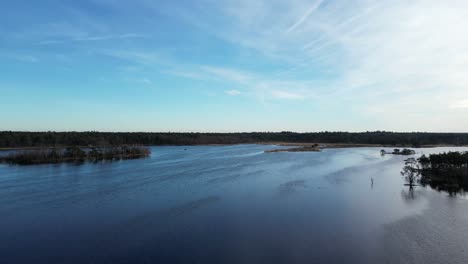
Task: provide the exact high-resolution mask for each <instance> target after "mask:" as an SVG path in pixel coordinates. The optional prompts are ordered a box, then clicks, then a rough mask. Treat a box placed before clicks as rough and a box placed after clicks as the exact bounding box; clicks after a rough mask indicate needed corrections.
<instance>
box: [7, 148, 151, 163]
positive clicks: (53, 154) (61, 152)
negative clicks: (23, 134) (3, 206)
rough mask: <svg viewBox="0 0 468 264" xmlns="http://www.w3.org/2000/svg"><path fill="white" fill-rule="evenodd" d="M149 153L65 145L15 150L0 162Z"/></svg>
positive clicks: (146, 153)
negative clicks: (59, 147)
mask: <svg viewBox="0 0 468 264" xmlns="http://www.w3.org/2000/svg"><path fill="white" fill-rule="evenodd" d="M150 154H151V151H150V149H149V148H146V147H133V146H132V147H128V146H123V147H99V148H98V147H91V148H89V149H88V150H84V149H82V148H80V147H67V148H65V149H56V148H53V149H38V150H29V151H17V152H16V153H12V154H10V155H8V156H6V157H3V158H0V162H4V163H9V164H19V165H30V164H44V163H59V162H83V161H94V162H96V161H103V160H123V159H137V158H143V157H148V156H149V155H150Z"/></svg>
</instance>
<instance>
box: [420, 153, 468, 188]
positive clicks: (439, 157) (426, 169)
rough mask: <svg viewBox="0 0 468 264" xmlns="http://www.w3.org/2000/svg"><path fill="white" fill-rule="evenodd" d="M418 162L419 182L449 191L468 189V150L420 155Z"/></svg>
mask: <svg viewBox="0 0 468 264" xmlns="http://www.w3.org/2000/svg"><path fill="white" fill-rule="evenodd" d="M418 162H419V165H420V166H418V168H420V169H419V172H420V175H421V179H420V182H421V184H423V185H426V184H429V185H430V186H431V187H433V188H437V189H442V190H448V191H449V192H458V191H460V190H462V189H463V190H467V189H468V152H445V153H440V154H430V155H429V156H426V155H422V156H421V157H420V158H419V159H418Z"/></svg>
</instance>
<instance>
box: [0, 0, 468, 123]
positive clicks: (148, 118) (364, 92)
mask: <svg viewBox="0 0 468 264" xmlns="http://www.w3.org/2000/svg"><path fill="white" fill-rule="evenodd" d="M0 3H1V9H0V130H27V131H49V130H55V131H90V130H96V131H155V132H157V131H161V132H165V131H174V132H182V131H186V132H190V131H194V132H242V131H297V132H314V131H375V130H386V131H432V132H446V131H449V132H468V118H467V117H468V1H466V0H451V1H441V0H414V1H407V0H379V1H370V0H356V1H348V0H308V1H306V0H255V1H252V0H193V1H187V0H185V1H184V0H179V1H173V0H171V1H169V0H156V1H151V0H132V1H118V0H114V1H112V0H55V1H54V0H41V1H31V0H28V1H24V0H15V1H7V0H0Z"/></svg>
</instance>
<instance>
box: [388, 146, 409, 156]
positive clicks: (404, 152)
mask: <svg viewBox="0 0 468 264" xmlns="http://www.w3.org/2000/svg"><path fill="white" fill-rule="evenodd" d="M380 154H381V155H382V156H383V155H386V154H392V155H403V156H409V155H414V154H416V151H414V150H412V149H406V148H405V149H402V150H400V149H394V150H393V151H392V152H387V151H385V150H384V149H382V150H381V151H380Z"/></svg>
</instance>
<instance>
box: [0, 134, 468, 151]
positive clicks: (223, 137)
mask: <svg viewBox="0 0 468 264" xmlns="http://www.w3.org/2000/svg"><path fill="white" fill-rule="evenodd" d="M258 142H291V143H295V142H296V143H297V142H300V143H352V144H380V145H395V146H397V145H405V146H422V145H436V144H451V145H468V133H394V132H383V131H376V132H363V133H349V132H328V131H326V132H317V133H294V132H279V133H277V132H275V133H273V132H254V133H127V132H122V133H110V132H12V131H3V132H0V148H17V147H55V146H61V147H66V146H82V147H85V146H121V145H156V146H157V145H201V144H239V143H258Z"/></svg>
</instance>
